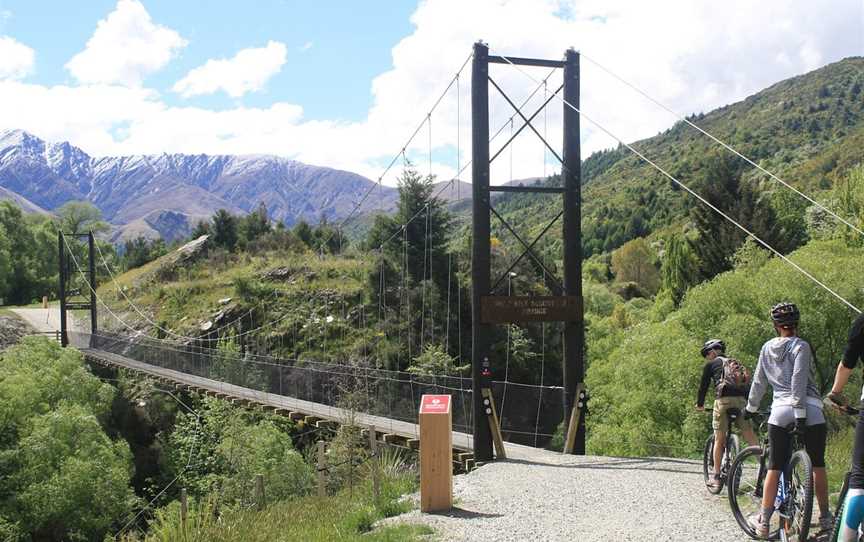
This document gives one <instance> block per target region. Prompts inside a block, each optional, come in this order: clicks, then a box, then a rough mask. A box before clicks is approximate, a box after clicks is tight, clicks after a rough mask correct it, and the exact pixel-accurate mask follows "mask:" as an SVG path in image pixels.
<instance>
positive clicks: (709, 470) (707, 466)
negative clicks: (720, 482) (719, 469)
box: [702, 434, 722, 495]
mask: <svg viewBox="0 0 864 542" xmlns="http://www.w3.org/2000/svg"><path fill="white" fill-rule="evenodd" d="M702 474H703V476H704V478H705V487H706V488H707V489H708V492H709V493H712V494H714V495H717V494H718V493H720V490H721V489H722V488H713V487H711V484H710V482H711V478H712V477H713V476H714V435H713V434H712V435H711V436H710V437H708V438H707V439H706V440H705V447H704V449H703V451H702Z"/></svg>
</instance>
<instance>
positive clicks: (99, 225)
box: [56, 201, 111, 233]
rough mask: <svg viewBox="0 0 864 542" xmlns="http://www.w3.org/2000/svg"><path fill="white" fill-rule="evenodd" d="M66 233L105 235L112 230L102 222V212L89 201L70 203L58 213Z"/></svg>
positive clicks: (63, 206)
mask: <svg viewBox="0 0 864 542" xmlns="http://www.w3.org/2000/svg"><path fill="white" fill-rule="evenodd" d="M56 214H57V217H58V218H59V220H60V227H61V228H62V229H63V231H64V232H65V233H87V232H88V231H92V232H93V233H105V232H107V231H109V230H110V229H111V227H110V226H109V225H108V223H107V222H105V221H103V220H102V211H100V210H99V208H97V207H96V206H95V205H93V204H92V203H90V202H89V201H70V202H67V203H64V204H63V205H61V206H60V208H59V209H57V211H56Z"/></svg>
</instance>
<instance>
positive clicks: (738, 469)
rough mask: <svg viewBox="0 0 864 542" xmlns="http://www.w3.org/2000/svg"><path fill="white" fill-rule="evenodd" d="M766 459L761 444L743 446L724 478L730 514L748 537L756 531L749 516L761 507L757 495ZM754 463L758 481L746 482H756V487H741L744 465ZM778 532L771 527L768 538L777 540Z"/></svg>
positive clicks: (759, 491) (765, 467)
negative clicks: (730, 509)
mask: <svg viewBox="0 0 864 542" xmlns="http://www.w3.org/2000/svg"><path fill="white" fill-rule="evenodd" d="M767 461H768V458H767V457H766V456H765V454H764V450H763V449H762V447H761V446H750V447H748V448H744V449H743V450H741V452H740V453H738V455H736V456H735V459H734V460H733V461H732V466H731V467H730V468H729V476H728V479H727V480H726V489H727V496H728V499H729V507H730V508H732V515H733V516H735V521H736V522H738V526H739V527H741V530H742V531H744V532H745V533H746V534H747V536H749V537H750V538H756V531H755V530H754V529H753V527H751V525H750V517H749V516H750V515H752V514H753V513H756V512H758V511H759V510H760V509H761V496H758V495H761V492H762V483H763V481H764V480H765V471H766V469H767V468H768V466H767V464H766V463H767ZM754 464H756V465H758V466H757V467H756V468H758V469H759V472H758V473H757V476H756V480H757V481H758V482H755V483H754V484H751V482H753V481H752V480H748V482H747V484H748V485H755V484H758V487H750V488H748V489H742V487H741V479H742V474H743V471H744V469H745V465H747V466H748V467H749V468H751V469H752V468H753V466H754ZM750 474H752V473H750ZM751 490H758V495H754V494H751ZM779 534H780V530H779V528H777V529H773V530H772V531H771V533H770V534H769V537H768V538H769V539H770V540H777V538H778V536H779Z"/></svg>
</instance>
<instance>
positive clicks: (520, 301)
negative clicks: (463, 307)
mask: <svg viewBox="0 0 864 542" xmlns="http://www.w3.org/2000/svg"><path fill="white" fill-rule="evenodd" d="M480 303H481V305H480V318H481V319H482V322H483V323H484V324H507V323H518V322H579V321H581V320H582V306H581V305H582V304H581V301H580V298H579V297H577V296H567V295H564V296H507V297H504V296H483V298H482V299H481V300H480Z"/></svg>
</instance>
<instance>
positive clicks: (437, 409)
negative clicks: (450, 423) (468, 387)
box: [420, 395, 450, 414]
mask: <svg viewBox="0 0 864 542" xmlns="http://www.w3.org/2000/svg"><path fill="white" fill-rule="evenodd" d="M448 412H450V396H449V395H424V396H423V399H422V400H421V402H420V414H447V413H448Z"/></svg>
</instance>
